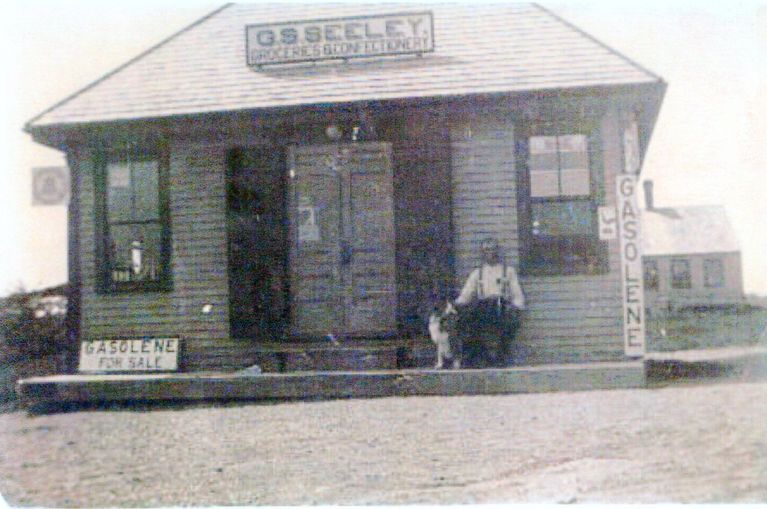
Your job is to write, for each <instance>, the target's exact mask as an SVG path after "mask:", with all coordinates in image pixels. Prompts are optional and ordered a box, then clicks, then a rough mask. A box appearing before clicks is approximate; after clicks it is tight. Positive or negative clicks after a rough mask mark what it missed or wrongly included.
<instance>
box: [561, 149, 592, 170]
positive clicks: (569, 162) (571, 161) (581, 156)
mask: <svg viewBox="0 0 767 509" xmlns="http://www.w3.org/2000/svg"><path fill="white" fill-rule="evenodd" d="M559 161H560V164H561V166H562V169H563V170H568V169H572V170H576V169H577V170H588V168H589V155H588V153H586V152H562V153H561V154H560V155H559Z"/></svg>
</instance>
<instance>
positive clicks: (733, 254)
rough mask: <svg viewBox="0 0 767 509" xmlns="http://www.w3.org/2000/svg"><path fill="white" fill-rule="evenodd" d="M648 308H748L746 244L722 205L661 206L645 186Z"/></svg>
mask: <svg viewBox="0 0 767 509" xmlns="http://www.w3.org/2000/svg"><path fill="white" fill-rule="evenodd" d="M644 186H645V209H644V210H643V211H642V212H643V214H642V223H643V224H642V226H643V230H644V235H643V238H642V241H643V242H642V245H643V249H642V253H643V265H644V288H645V303H646V305H647V307H648V308H650V309H655V310H659V311H662V310H670V309H678V308H683V307H706V306H720V305H735V304H742V303H743V302H744V301H745V296H744V293H743V272H742V268H741V254H740V245H739V243H738V239H737V236H736V235H735V230H734V229H733V227H732V225H731V224H730V220H729V218H728V217H727V213H726V211H725V209H724V207H723V206H720V205H698V206H689V207H655V205H654V203H653V184H652V182H651V181H645V183H644Z"/></svg>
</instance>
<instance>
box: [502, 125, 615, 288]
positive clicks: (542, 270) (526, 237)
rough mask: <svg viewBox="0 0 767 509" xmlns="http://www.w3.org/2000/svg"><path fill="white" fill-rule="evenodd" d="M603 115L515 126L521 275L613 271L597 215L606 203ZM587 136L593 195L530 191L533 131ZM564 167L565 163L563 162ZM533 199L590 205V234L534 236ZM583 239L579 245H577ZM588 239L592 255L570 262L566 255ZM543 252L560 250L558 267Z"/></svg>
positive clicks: (534, 201)
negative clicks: (546, 194)
mask: <svg viewBox="0 0 767 509" xmlns="http://www.w3.org/2000/svg"><path fill="white" fill-rule="evenodd" d="M600 120H601V119H600V118H597V117H588V118H582V119H580V120H579V121H576V120H573V121H569V122H557V121H551V122H542V121H537V122H536V121H528V122H525V123H523V124H522V125H518V126H516V128H515V131H514V138H515V145H516V146H515V159H516V167H517V189H518V192H517V212H518V228H519V239H520V245H519V254H520V274H522V275H533V276H583V275H599V274H606V273H608V272H609V255H608V245H607V242H606V241H603V240H600V239H599V218H598V215H597V210H598V208H599V206H600V205H604V204H605V190H604V167H603V165H604V163H603V160H602V156H603V151H604V147H603V140H602V135H601V129H600ZM568 135H584V136H585V137H586V143H587V146H586V153H587V155H588V170H589V194H588V195H587V196H586V195H573V196H556V197H553V196H552V197H533V196H531V194H532V193H531V180H530V172H531V168H530V139H531V138H532V137H534V136H568ZM558 171H559V172H561V171H562V168H561V167H559V168H558ZM535 203H586V204H589V205H590V209H591V224H590V226H589V233H587V234H579V235H550V236H544V235H540V236H534V235H533V211H532V209H533V204H535ZM579 244H580V245H579ZM583 244H587V245H588V248H589V250H590V251H591V253H590V259H588V260H586V261H585V262H581V263H578V264H576V265H567V261H566V260H565V258H564V256H565V254H566V253H567V250H568V249H569V250H570V252H577V251H578V252H579V251H580V248H582V246H583ZM541 251H548V252H552V251H553V252H557V253H558V254H559V257H558V259H557V263H556V265H554V266H551V265H548V264H547V262H548V260H544V261H542V259H541V257H540V256H538V253H540V252H541Z"/></svg>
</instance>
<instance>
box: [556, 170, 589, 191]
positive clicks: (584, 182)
mask: <svg viewBox="0 0 767 509" xmlns="http://www.w3.org/2000/svg"><path fill="white" fill-rule="evenodd" d="M590 194H591V179H590V178H589V170H562V196H588V195H590Z"/></svg>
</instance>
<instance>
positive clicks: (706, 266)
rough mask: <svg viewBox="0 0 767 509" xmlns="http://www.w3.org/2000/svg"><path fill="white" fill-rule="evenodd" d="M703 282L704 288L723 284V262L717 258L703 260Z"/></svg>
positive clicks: (717, 286) (718, 286) (719, 286)
mask: <svg viewBox="0 0 767 509" xmlns="http://www.w3.org/2000/svg"><path fill="white" fill-rule="evenodd" d="M703 284H704V285H705V287H706V288H721V287H722V286H724V264H723V263H722V260H720V259H718V258H712V259H709V260H703Z"/></svg>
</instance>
